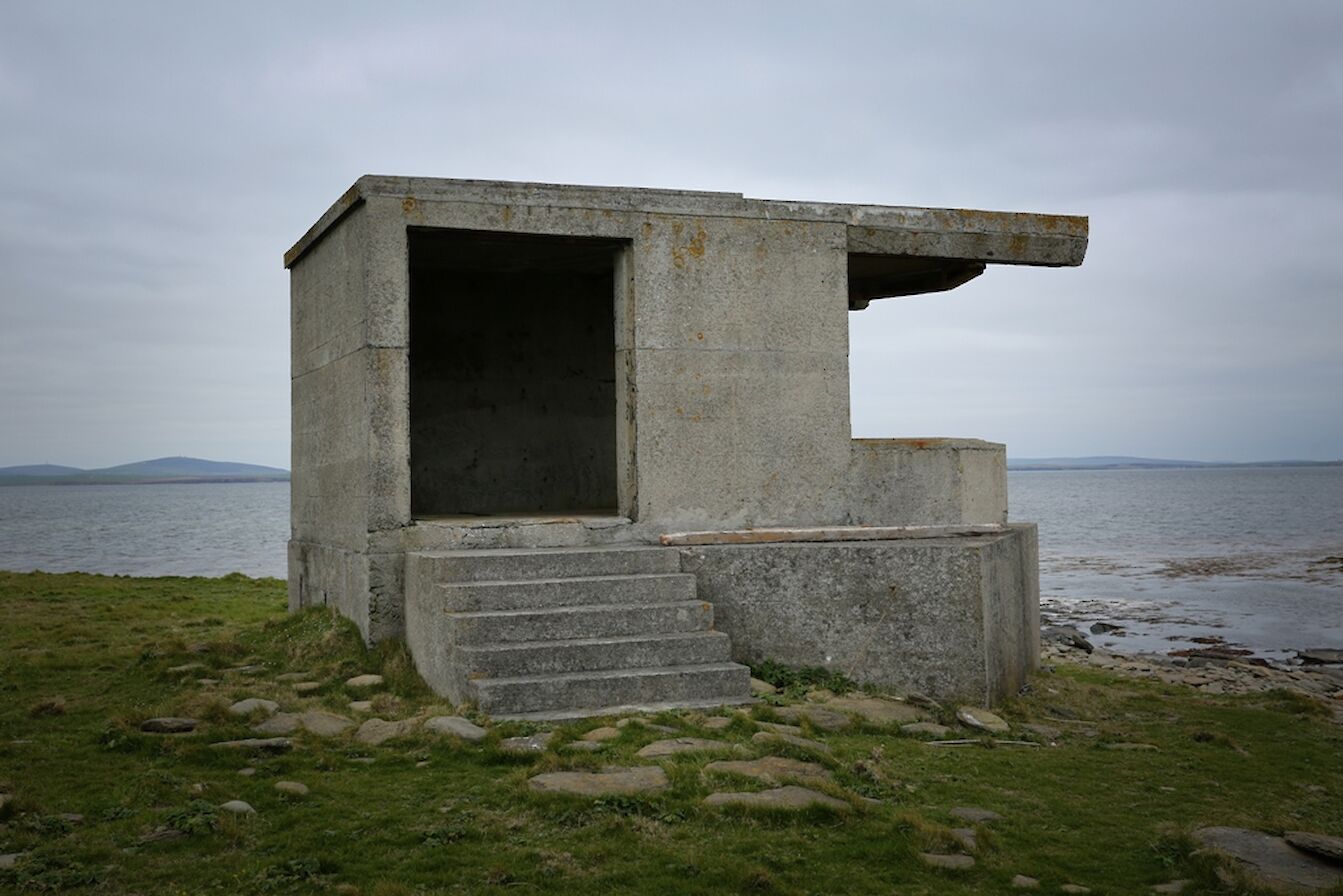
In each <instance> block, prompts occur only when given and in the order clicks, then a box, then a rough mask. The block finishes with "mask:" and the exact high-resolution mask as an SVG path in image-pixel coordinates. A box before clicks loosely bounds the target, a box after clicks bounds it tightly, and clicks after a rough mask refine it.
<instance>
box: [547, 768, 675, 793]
mask: <svg viewBox="0 0 1343 896" xmlns="http://www.w3.org/2000/svg"><path fill="white" fill-rule="evenodd" d="M668 784H669V782H668V780H667V773H666V772H664V771H663V770H662V769H661V768H659V767H657V766H656V765H641V766H634V767H632V768H616V767H608V768H604V769H602V770H601V771H599V772H547V773H545V774H543V775H536V776H535V777H533V778H530V779H528V781H527V786H528V787H530V788H531V789H532V790H534V791H536V792H537V793H572V794H576V795H578V796H605V795H607V794H635V793H655V792H657V791H660V790H665V789H666V788H667V786H668Z"/></svg>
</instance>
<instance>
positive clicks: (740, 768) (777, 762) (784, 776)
mask: <svg viewBox="0 0 1343 896" xmlns="http://www.w3.org/2000/svg"><path fill="white" fill-rule="evenodd" d="M704 770H705V771H706V772H721V773H724V774H730V775H744V776H745V777H747V778H754V779H755V780H757V781H762V782H764V783H765V784H780V783H782V782H783V781H785V780H788V779H790V778H793V779H796V780H799V781H803V782H806V783H815V782H818V781H829V780H830V779H831V778H832V777H833V776H832V775H831V774H830V772H829V770H828V769H826V767H825V766H823V765H818V764H816V763H815V762H800V761H798V760H796V759H787V758H785V757H783V756H763V757H761V758H760V759H745V760H740V761H732V762H725V761H719V762H710V763H709V764H708V765H706V766H704Z"/></svg>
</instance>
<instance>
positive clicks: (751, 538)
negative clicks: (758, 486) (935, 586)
mask: <svg viewBox="0 0 1343 896" xmlns="http://www.w3.org/2000/svg"><path fill="white" fill-rule="evenodd" d="M1006 530H1007V527H1006V526H1001V525H998V524H996V523H988V524H984V525H978V526H830V527H822V528H810V529H727V530H722V531H717V532H669V533H668V534H666V535H663V536H662V537H661V538H659V539H658V540H659V541H661V542H662V543H663V544H665V545H672V546H676V547H687V546H692V545H710V544H778V543H782V542H790V541H803V542H817V541H894V540H897V539H902V538H946V537H948V536H952V535H997V534H1000V533H1002V532H1005V531H1006Z"/></svg>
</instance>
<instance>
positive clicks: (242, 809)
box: [219, 800, 256, 815]
mask: <svg viewBox="0 0 1343 896" xmlns="http://www.w3.org/2000/svg"><path fill="white" fill-rule="evenodd" d="M219 808H220V809H222V810H223V811H225V812H232V813H233V814H234V815H255V814H256V810H255V809H253V808H252V805H251V804H250V803H245V802H243V801H242V800H229V801H228V802H227V803H224V804H222V805H221V806H220V807H219Z"/></svg>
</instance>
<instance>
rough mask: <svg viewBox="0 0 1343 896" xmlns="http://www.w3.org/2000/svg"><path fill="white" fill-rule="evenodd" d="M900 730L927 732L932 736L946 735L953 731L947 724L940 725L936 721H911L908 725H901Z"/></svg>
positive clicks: (912, 732)
mask: <svg viewBox="0 0 1343 896" xmlns="http://www.w3.org/2000/svg"><path fill="white" fill-rule="evenodd" d="M900 730H901V731H903V732H904V733H905V734H927V735H930V736H932V737H946V736H947V735H948V734H950V733H951V729H950V728H948V727H947V726H946V725H939V724H937V723H936V722H910V723H909V724H908V725H901V726H900Z"/></svg>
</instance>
